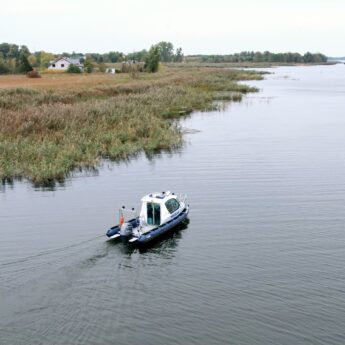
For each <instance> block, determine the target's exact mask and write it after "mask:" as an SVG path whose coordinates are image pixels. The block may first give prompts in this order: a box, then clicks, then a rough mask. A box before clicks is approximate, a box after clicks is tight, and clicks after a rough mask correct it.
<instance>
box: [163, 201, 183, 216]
mask: <svg viewBox="0 0 345 345" xmlns="http://www.w3.org/2000/svg"><path fill="white" fill-rule="evenodd" d="M165 206H166V208H167V210H168V211H169V212H170V213H174V212H175V211H177V210H178V209H179V208H180V203H179V202H178V201H177V200H176V199H170V200H168V201H167V202H166V203H165Z"/></svg>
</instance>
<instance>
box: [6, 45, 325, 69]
mask: <svg viewBox="0 0 345 345" xmlns="http://www.w3.org/2000/svg"><path fill="white" fill-rule="evenodd" d="M153 53H154V54H156V55H157V59H159V61H162V62H183V61H187V62H188V61H199V62H209V63H221V62H231V63H237V62H256V63H257V62H269V63H274V62H277V63H323V62H327V57H326V55H323V54H321V53H315V54H312V53H309V52H307V53H305V54H304V55H301V54H299V53H271V52H268V51H266V52H263V53H261V52H250V51H247V52H241V53H238V54H230V55H189V56H187V57H184V55H183V52H182V48H177V49H176V50H175V49H174V46H173V44H172V43H171V42H165V41H162V42H159V43H157V44H155V45H153V46H152V47H151V48H150V49H149V50H146V49H143V50H140V51H137V52H133V53H129V54H124V53H122V52H119V51H110V52H108V53H104V54H99V53H86V54H82V53H76V52H72V53H68V52H63V53H61V54H52V53H49V52H45V51H38V52H34V53H32V52H30V50H29V49H28V47H27V46H25V45H22V46H18V45H16V44H10V43H2V44H0V74H13V73H27V72H29V71H31V70H32V69H33V68H35V69H39V70H43V69H46V68H47V67H48V66H49V63H50V61H52V60H54V59H57V58H59V57H62V56H64V57H73V58H79V59H80V60H81V62H83V63H84V65H85V67H86V66H89V67H90V68H89V71H92V70H93V68H94V67H96V68H97V69H98V70H99V71H102V70H104V69H105V64H111V63H118V62H124V61H138V62H145V61H147V60H148V59H149V58H150V55H152V54H153Z"/></svg>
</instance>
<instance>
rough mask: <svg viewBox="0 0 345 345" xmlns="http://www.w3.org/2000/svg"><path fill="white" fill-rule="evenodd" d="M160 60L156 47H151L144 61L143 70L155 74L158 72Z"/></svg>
mask: <svg viewBox="0 0 345 345" xmlns="http://www.w3.org/2000/svg"><path fill="white" fill-rule="evenodd" d="M159 60H160V50H159V47H158V46H157V45H155V46H152V47H151V48H150V50H149V52H148V54H147V56H146V59H145V66H144V68H145V70H146V71H147V72H151V73H155V72H157V71H158V67H159Z"/></svg>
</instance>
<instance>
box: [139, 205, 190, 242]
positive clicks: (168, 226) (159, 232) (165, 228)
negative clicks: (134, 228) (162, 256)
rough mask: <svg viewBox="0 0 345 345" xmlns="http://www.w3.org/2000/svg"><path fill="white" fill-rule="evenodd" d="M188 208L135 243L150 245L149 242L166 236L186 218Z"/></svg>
mask: <svg viewBox="0 0 345 345" xmlns="http://www.w3.org/2000/svg"><path fill="white" fill-rule="evenodd" d="M188 212H189V207H188V206H187V207H186V208H185V209H184V210H183V211H182V212H181V213H180V214H178V215H177V216H176V217H175V218H173V219H171V220H170V221H168V222H167V223H164V224H162V225H160V226H158V227H157V228H156V229H153V230H151V231H150V232H148V233H146V234H143V235H141V236H140V237H139V238H138V240H137V241H136V243H137V244H138V245H145V244H148V243H150V242H151V241H153V240H155V239H157V238H158V237H160V236H163V235H165V234H167V233H168V232H169V231H170V230H172V229H174V228H175V227H177V226H178V225H179V224H181V223H182V222H183V221H184V220H185V219H186V218H187V216H188Z"/></svg>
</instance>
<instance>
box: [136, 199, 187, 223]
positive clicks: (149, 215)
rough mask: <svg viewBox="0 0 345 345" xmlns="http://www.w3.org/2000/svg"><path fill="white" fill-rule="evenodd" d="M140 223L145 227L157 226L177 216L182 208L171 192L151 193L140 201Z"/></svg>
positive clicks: (181, 204)
mask: <svg viewBox="0 0 345 345" xmlns="http://www.w3.org/2000/svg"><path fill="white" fill-rule="evenodd" d="M141 202H142V206H141V211H140V223H141V225H143V226H145V225H148V226H158V225H161V224H163V223H165V222H167V221H168V220H169V219H171V218H173V217H174V216H176V215H177V213H178V210H179V209H180V208H182V206H184V205H183V203H180V202H179V200H178V198H177V196H176V195H175V194H173V193H171V192H162V193H151V194H148V195H145V196H144V197H143V198H142V199H141Z"/></svg>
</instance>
